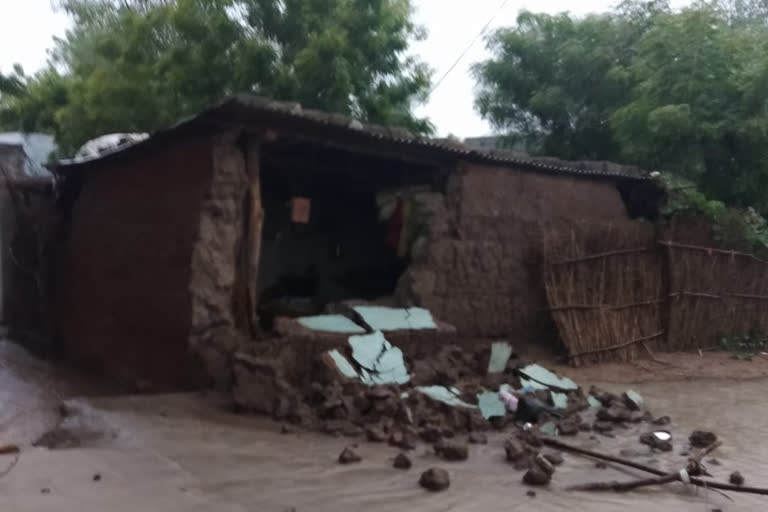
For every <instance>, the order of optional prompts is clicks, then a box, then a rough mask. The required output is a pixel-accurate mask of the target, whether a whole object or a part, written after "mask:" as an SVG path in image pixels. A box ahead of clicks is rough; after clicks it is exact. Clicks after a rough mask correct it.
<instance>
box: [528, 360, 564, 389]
mask: <svg viewBox="0 0 768 512" xmlns="http://www.w3.org/2000/svg"><path fill="white" fill-rule="evenodd" d="M520 373H521V374H522V375H524V376H525V377H527V380H532V381H536V382H537V383H538V384H541V385H544V386H545V387H546V388H556V389H562V390H566V391H576V390H577V389H578V388H579V386H577V385H576V383H575V382H573V381H572V380H571V379H568V378H566V377H558V376H557V375H555V374H554V373H553V372H551V371H550V370H547V369H546V368H544V367H543V366H540V365H538V364H530V365H528V366H526V367H525V368H523V369H521V370H520ZM521 382H522V381H521Z"/></svg>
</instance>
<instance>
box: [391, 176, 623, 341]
mask: <svg viewBox="0 0 768 512" xmlns="http://www.w3.org/2000/svg"><path fill="white" fill-rule="evenodd" d="M425 199H426V202H425V204H427V205H428V206H429V207H428V208H427V210H428V211H430V212H431V215H430V218H431V220H430V223H429V224H430V233H431V234H430V236H429V237H428V238H425V239H423V240H420V241H419V242H418V243H417V244H416V246H415V247H414V250H413V264H412V266H411V267H410V269H409V271H408V272H407V274H406V276H404V277H403V281H402V282H401V287H400V292H401V293H407V294H410V295H411V297H410V299H411V300H410V302H414V303H417V304H420V305H423V306H424V307H427V308H429V309H430V310H432V311H433V313H434V314H435V315H436V316H437V318H440V319H443V320H445V321H446V322H449V323H451V324H453V325H455V326H456V327H457V329H458V330H459V333H460V335H462V336H478V337H487V336H490V337H495V336H499V337H502V336H503V337H506V338H508V339H510V340H522V341H541V340H542V338H546V339H551V338H553V337H554V336H555V334H554V327H553V325H552V323H551V320H550V319H549V316H548V314H547V312H546V309H545V308H546V301H545V297H544V290H543V286H542V281H541V276H540V272H539V268H538V265H539V264H540V259H541V245H540V241H541V230H542V229H543V228H544V227H545V226H549V227H557V226H560V227H562V226H567V225H568V224H570V223H576V222H583V221H590V220H594V221H595V222H606V221H611V222H615V223H617V224H621V223H624V222H631V221H630V220H629V219H628V217H627V213H626V208H625V206H624V203H623V202H622V199H621V197H620V194H619V192H618V190H617V188H616V186H615V184H614V183H611V182H605V181H593V180H588V179H584V178H578V179H577V178H572V177H568V176H555V175H545V174H536V173H532V172H526V171H524V170H516V169H509V168H496V167H487V166H482V165H469V164H461V165H460V166H459V167H458V169H457V171H456V172H455V173H454V174H453V175H452V176H451V177H450V178H449V180H448V184H447V188H446V193H445V195H431V196H429V197H426V198H425Z"/></svg>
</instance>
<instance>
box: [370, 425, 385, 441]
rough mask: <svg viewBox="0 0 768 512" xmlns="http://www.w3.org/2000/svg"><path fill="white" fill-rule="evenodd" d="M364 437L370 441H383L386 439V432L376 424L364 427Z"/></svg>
mask: <svg viewBox="0 0 768 512" xmlns="http://www.w3.org/2000/svg"><path fill="white" fill-rule="evenodd" d="M365 437H366V438H367V439H368V441H370V442H372V443H383V442H384V441H386V440H387V434H386V433H385V432H384V430H383V429H382V428H381V427H378V426H376V427H368V428H367V429H365Z"/></svg>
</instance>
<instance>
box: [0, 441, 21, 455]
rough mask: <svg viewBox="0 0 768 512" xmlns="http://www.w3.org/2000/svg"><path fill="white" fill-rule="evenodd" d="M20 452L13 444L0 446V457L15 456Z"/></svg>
mask: <svg viewBox="0 0 768 512" xmlns="http://www.w3.org/2000/svg"><path fill="white" fill-rule="evenodd" d="M20 451H21V448H19V447H18V445H15V444H6V445H3V446H0V455H15V454H17V453H19V452H20Z"/></svg>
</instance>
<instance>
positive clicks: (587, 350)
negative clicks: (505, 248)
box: [543, 223, 666, 365]
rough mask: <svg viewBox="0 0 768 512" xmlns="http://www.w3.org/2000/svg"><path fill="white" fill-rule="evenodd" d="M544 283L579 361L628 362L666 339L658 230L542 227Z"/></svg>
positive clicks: (564, 335)
mask: <svg viewBox="0 0 768 512" xmlns="http://www.w3.org/2000/svg"><path fill="white" fill-rule="evenodd" d="M543 255H544V265H543V269H544V272H543V273H544V287H545V291H546V295H547V300H548V303H549V307H550V312H551V314H552V318H553V320H554V322H555V325H556V326H557V329H558V332H559V334H560V338H561V340H562V342H563V344H564V345H565V347H566V349H567V351H568V356H569V359H570V360H571V362H572V364H574V365H581V364H589V363H599V362H606V361H628V360H632V359H635V358H636V357H637V356H638V355H639V354H640V353H643V352H651V351H652V350H654V349H656V348H658V346H659V344H660V341H661V340H663V337H664V329H663V327H662V309H663V305H664V302H665V299H666V298H665V294H664V291H665V283H664V279H663V272H662V268H661V257H660V251H658V248H657V245H656V235H655V231H654V227H653V226H652V225H649V224H644V223H632V224H625V225H622V227H621V228H618V227H616V226H614V225H610V224H608V225H602V226H595V225H594V224H582V225H576V226H573V227H570V228H568V229H566V230H562V229H559V230H545V231H544V236H543Z"/></svg>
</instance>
